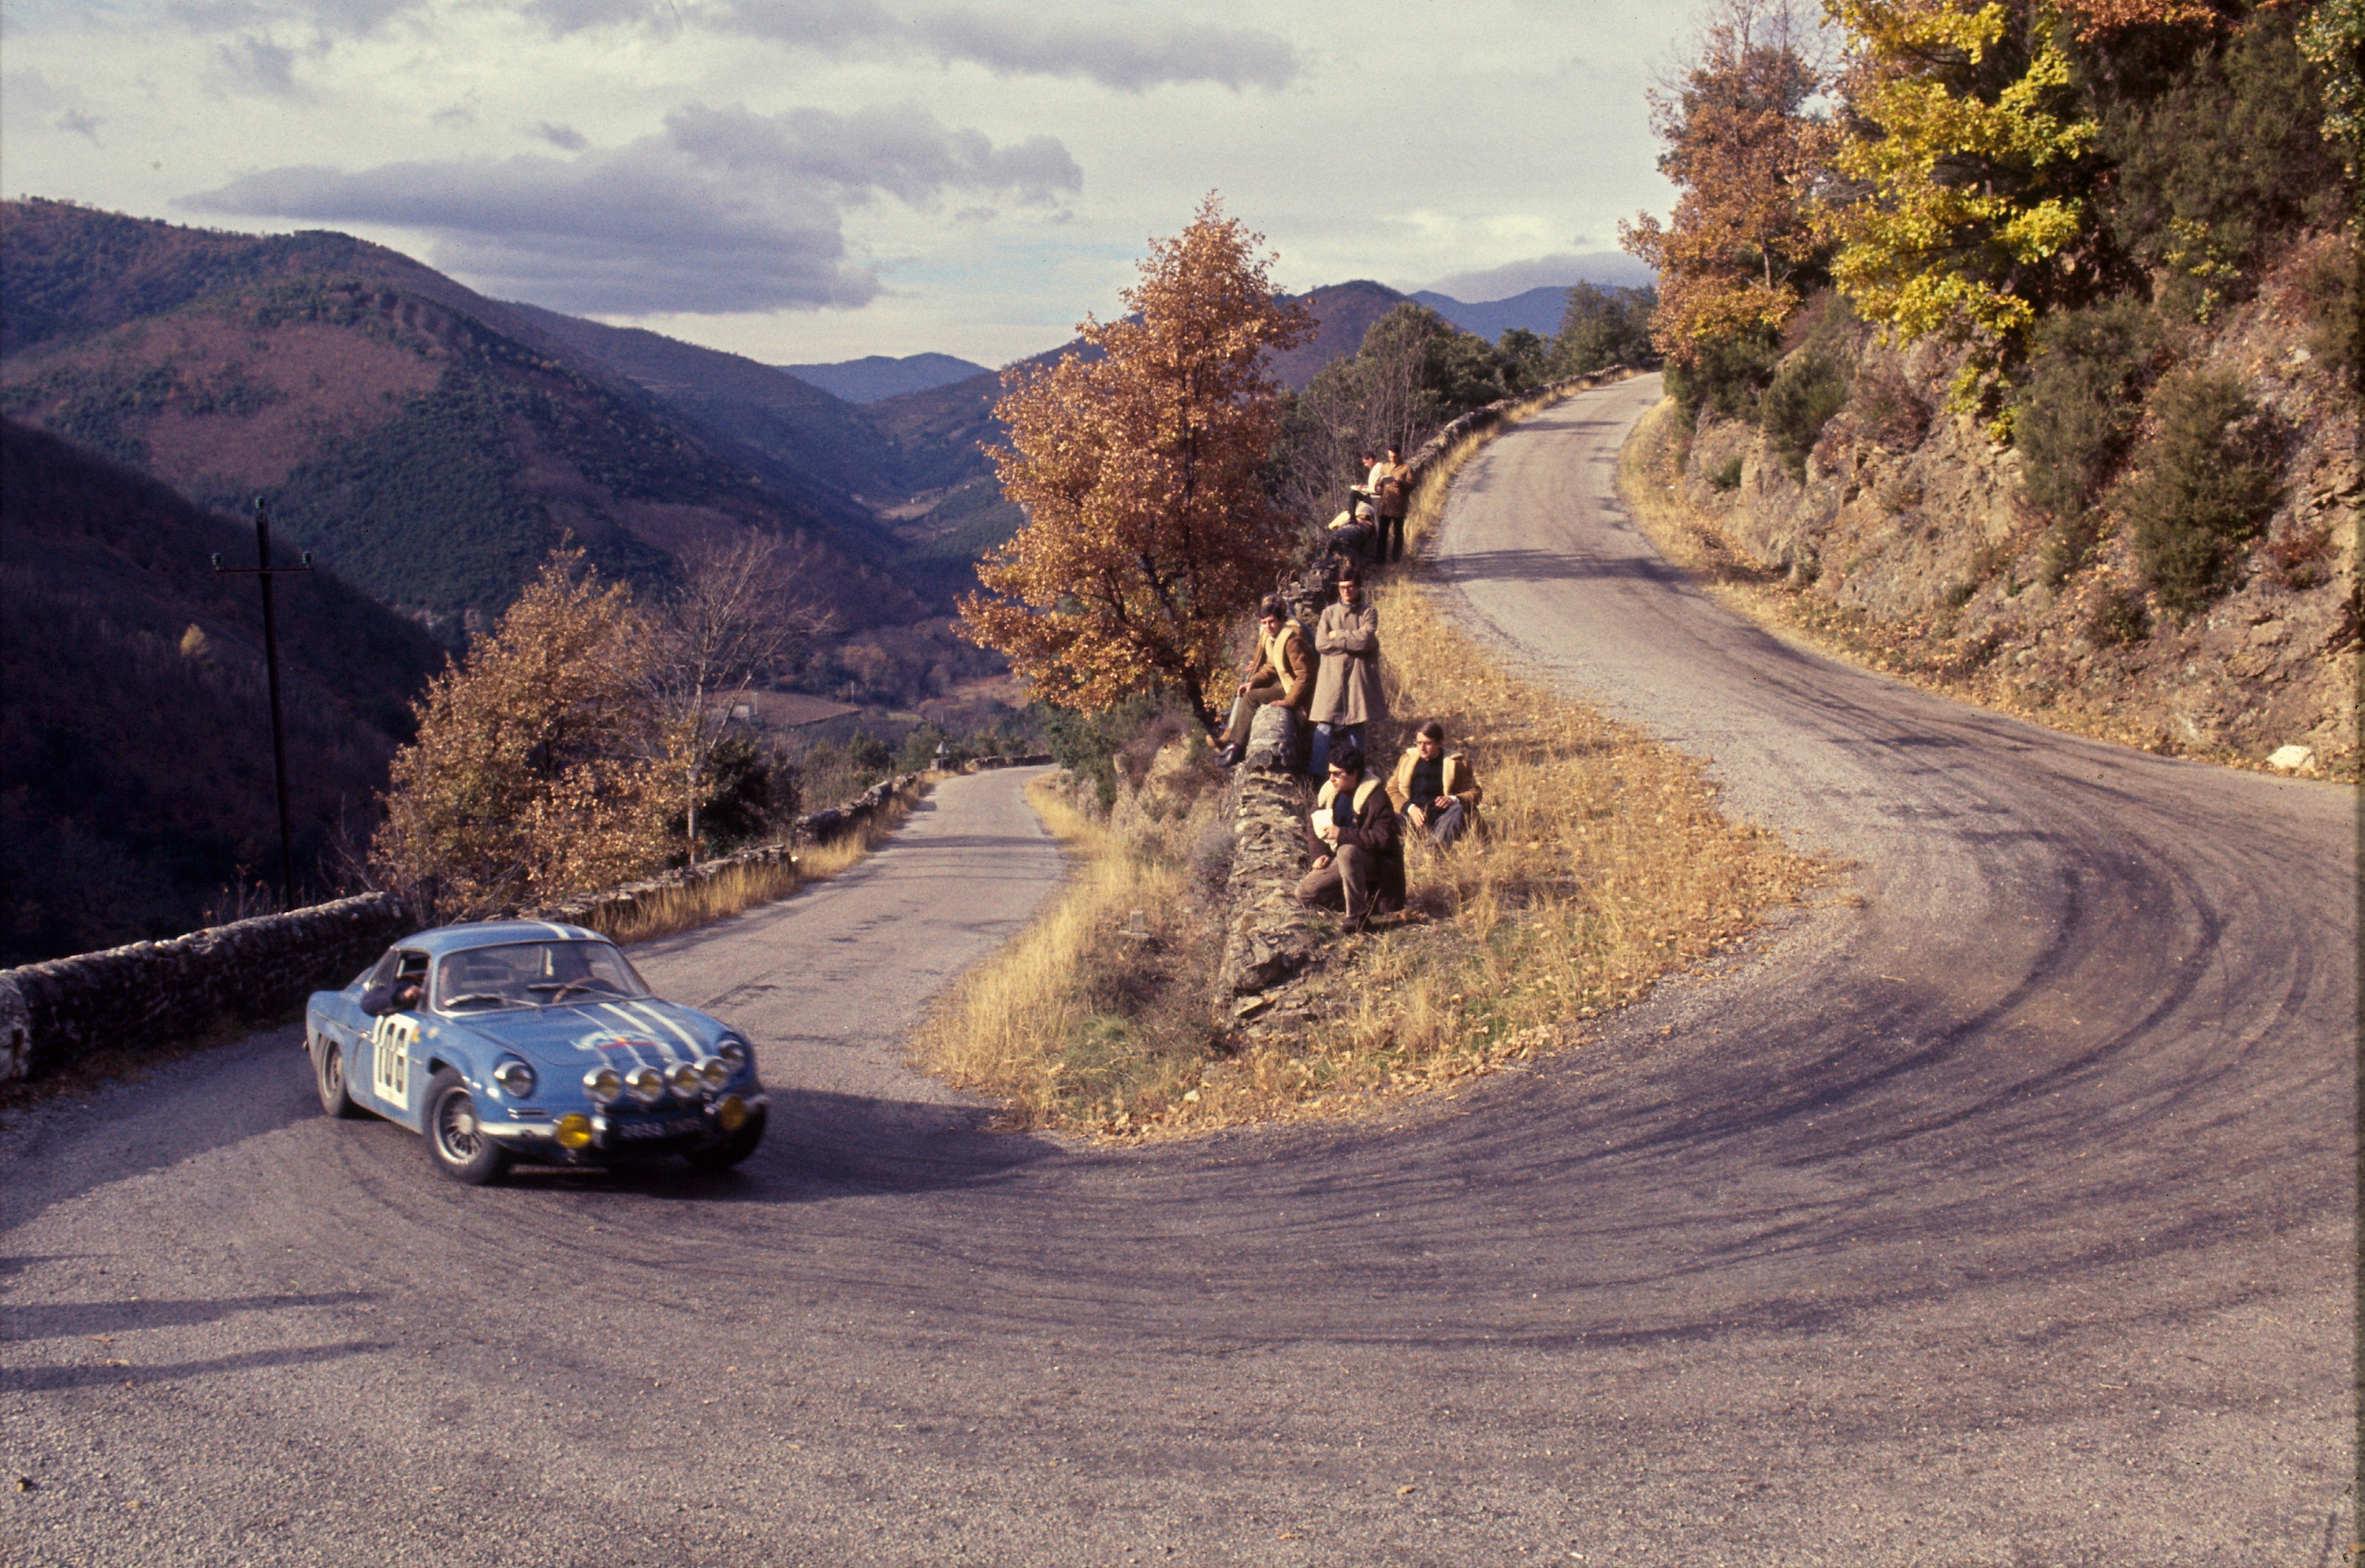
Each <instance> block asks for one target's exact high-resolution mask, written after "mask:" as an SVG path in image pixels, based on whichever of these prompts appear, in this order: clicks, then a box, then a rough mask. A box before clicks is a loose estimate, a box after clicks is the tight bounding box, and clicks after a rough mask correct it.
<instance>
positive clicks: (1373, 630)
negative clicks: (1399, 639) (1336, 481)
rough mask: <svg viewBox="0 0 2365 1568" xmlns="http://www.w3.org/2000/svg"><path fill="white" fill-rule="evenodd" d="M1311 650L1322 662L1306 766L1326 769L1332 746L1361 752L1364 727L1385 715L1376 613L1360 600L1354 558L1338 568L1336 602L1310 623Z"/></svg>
mask: <svg viewBox="0 0 2365 1568" xmlns="http://www.w3.org/2000/svg"><path fill="white" fill-rule="evenodd" d="M1314 652H1315V654H1316V655H1317V657H1319V658H1320V659H1321V661H1322V667H1321V670H1320V672H1319V673H1318V674H1317V675H1316V676H1315V678H1314V706H1313V708H1312V709H1311V710H1310V711H1308V712H1307V714H1306V717H1307V718H1309V719H1312V720H1313V721H1314V745H1313V746H1312V747H1311V748H1310V749H1311V750H1312V753H1313V755H1312V756H1310V757H1308V758H1307V759H1306V771H1307V772H1308V773H1310V774H1312V775H1313V776H1314V777H1315V778H1323V777H1325V776H1326V775H1327V774H1328V770H1329V758H1330V748H1331V747H1332V746H1334V745H1348V744H1352V745H1354V747H1355V748H1356V749H1357V750H1358V751H1361V750H1362V745H1363V726H1364V725H1365V724H1368V723H1370V722H1373V720H1376V719H1384V718H1386V717H1387V716H1388V703H1387V698H1386V697H1385V695H1384V694H1383V693H1382V691H1381V690H1380V612H1379V611H1378V610H1373V608H1372V607H1371V605H1370V604H1369V603H1367V602H1365V600H1364V599H1363V582H1362V571H1361V570H1360V569H1359V568H1358V567H1357V566H1355V565H1354V564H1353V563H1352V562H1350V563H1349V564H1348V565H1346V566H1342V567H1340V568H1339V602H1338V603H1336V604H1333V605H1329V606H1328V607H1326V608H1325V609H1324V610H1323V611H1322V614H1321V617H1320V619H1318V620H1317V621H1316V622H1314Z"/></svg>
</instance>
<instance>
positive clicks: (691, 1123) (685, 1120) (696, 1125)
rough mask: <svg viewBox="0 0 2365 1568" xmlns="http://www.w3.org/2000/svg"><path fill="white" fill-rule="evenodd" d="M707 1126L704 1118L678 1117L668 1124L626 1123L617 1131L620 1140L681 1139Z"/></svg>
mask: <svg viewBox="0 0 2365 1568" xmlns="http://www.w3.org/2000/svg"><path fill="white" fill-rule="evenodd" d="M703 1126H706V1119H705V1118H704V1117H703V1116H676V1117H674V1118H673V1119H672V1120H671V1121H667V1122H626V1123H624V1124H623V1125H622V1126H619V1127H618V1128H617V1129H616V1136H617V1137H620V1138H644V1137H681V1136H683V1135H684V1134H685V1133H694V1132H696V1131H698V1130H699V1129H700V1128H701V1127H703Z"/></svg>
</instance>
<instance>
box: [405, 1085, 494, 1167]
mask: <svg viewBox="0 0 2365 1568" xmlns="http://www.w3.org/2000/svg"><path fill="white" fill-rule="evenodd" d="M419 1130H420V1132H422V1133H424V1134H425V1135H426V1137H427V1163H428V1164H430V1165H432V1166H433V1167H434V1168H435V1170H436V1173H437V1174H438V1175H442V1176H448V1177H450V1178H451V1179H452V1180H453V1181H454V1182H460V1183H461V1184H462V1185H464V1186H469V1187H481V1186H483V1185H485V1183H487V1182H495V1181H499V1179H500V1174H501V1172H502V1171H504V1170H508V1169H509V1165H510V1155H509V1150H507V1149H505V1148H502V1147H501V1146H500V1145H499V1144H498V1143H495V1142H494V1141H493V1140H492V1139H491V1138H488V1137H486V1136H485V1135H484V1134H482V1133H480V1132H478V1131H477V1130H476V1096H475V1095H474V1094H471V1093H470V1092H468V1081H467V1080H466V1079H464V1078H462V1077H461V1076H460V1074H459V1073H458V1072H457V1071H456V1070H454V1069H452V1068H448V1067H444V1068H438V1069H436V1070H435V1076H434V1077H432V1078H431V1079H429V1080H428V1081H427V1111H426V1114H424V1115H423V1116H421V1117H420V1122H419Z"/></svg>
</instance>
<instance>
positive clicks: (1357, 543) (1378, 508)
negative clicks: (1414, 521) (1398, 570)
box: [1330, 446, 1412, 566]
mask: <svg viewBox="0 0 2365 1568" xmlns="http://www.w3.org/2000/svg"><path fill="white" fill-rule="evenodd" d="M1360 465H1361V467H1362V471H1363V482H1362V484H1360V485H1351V486H1349V487H1348V490H1347V494H1348V504H1347V507H1346V510H1343V511H1341V512H1339V515H1338V516H1337V517H1334V518H1332V519H1331V520H1330V552H1331V554H1336V555H1343V556H1345V557H1346V558H1347V559H1348V560H1351V561H1353V560H1368V561H1370V562H1371V563H1372V565H1373V566H1385V565H1386V564H1387V563H1389V562H1391V561H1401V560H1403V559H1404V551H1405V513H1406V512H1407V510H1409V509H1410V506H1411V502H1412V465H1410V464H1408V463H1407V462H1406V461H1405V460H1404V452H1403V449H1402V448H1400V447H1394V446H1392V447H1389V448H1388V454H1387V456H1385V457H1384V458H1383V457H1376V456H1374V455H1373V454H1371V453H1368V452H1366V453H1363V454H1362V456H1361V460H1360Z"/></svg>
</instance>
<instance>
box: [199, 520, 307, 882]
mask: <svg viewBox="0 0 2365 1568" xmlns="http://www.w3.org/2000/svg"><path fill="white" fill-rule="evenodd" d="M303 560H304V564H303V565H302V566H273V565H272V564H271V515H270V513H269V512H268V511H266V510H264V508H263V498H262V497H260V496H257V497H256V498H254V565H253V566H252V567H248V566H223V565H222V558H221V557H220V556H219V555H216V556H215V557H214V572H215V574H216V575H217V576H219V577H254V578H258V579H259V580H260V581H261V582H262V584H263V680H264V683H265V684H266V685H268V686H269V687H270V689H271V781H272V784H273V785H274V787H275V789H276V790H277V792H278V797H279V907H280V910H281V911H282V912H283V913H285V912H286V911H288V910H292V909H294V908H295V907H296V851H295V848H294V846H293V844H292V842H291V841H290V840H289V838H288V836H287V731H286V724H285V723H284V722H282V721H281V719H280V717H279V629H278V626H277V625H276V623H275V622H274V620H273V618H272V614H271V579H272V578H274V577H281V576H284V575H287V574H291V573H296V572H308V571H310V570H311V569H312V552H310V551H309V550H307V551H305V552H304V556H303Z"/></svg>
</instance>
